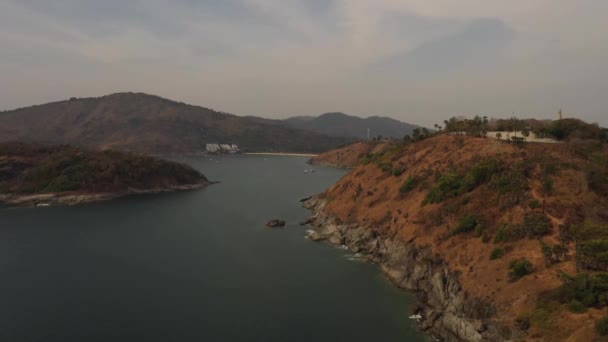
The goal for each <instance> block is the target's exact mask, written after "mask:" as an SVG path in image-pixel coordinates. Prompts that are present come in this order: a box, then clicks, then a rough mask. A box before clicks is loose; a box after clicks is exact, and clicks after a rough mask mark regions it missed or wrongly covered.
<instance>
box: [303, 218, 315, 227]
mask: <svg viewBox="0 0 608 342" xmlns="http://www.w3.org/2000/svg"><path fill="white" fill-rule="evenodd" d="M314 221H315V218H314V217H309V218H307V219H306V220H304V221H302V222H300V226H306V225H309V224H311V223H313V222H314Z"/></svg>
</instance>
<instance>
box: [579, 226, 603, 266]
mask: <svg viewBox="0 0 608 342" xmlns="http://www.w3.org/2000/svg"><path fill="white" fill-rule="evenodd" d="M571 234H572V238H573V239H574V243H575V252H576V264H577V268H578V269H583V270H601V271H605V270H606V269H608V226H606V225H602V224H594V223H590V222H587V223H584V224H582V225H579V226H575V227H574V228H573V229H572V232H571Z"/></svg>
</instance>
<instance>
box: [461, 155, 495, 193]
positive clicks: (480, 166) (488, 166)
mask: <svg viewBox="0 0 608 342" xmlns="http://www.w3.org/2000/svg"><path fill="white" fill-rule="evenodd" d="M499 170H500V165H499V162H498V161H497V160H496V159H494V158H488V159H483V160H480V161H479V162H477V163H476V164H475V165H473V166H472V167H471V169H470V170H469V172H467V174H466V175H465V176H464V184H463V191H472V190H473V189H475V188H476V187H478V186H480V185H481V184H483V183H485V182H489V181H490V179H491V178H492V176H493V175H494V174H495V173H496V172H498V171H499Z"/></svg>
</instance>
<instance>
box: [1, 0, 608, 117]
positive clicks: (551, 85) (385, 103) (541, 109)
mask: <svg viewBox="0 0 608 342" xmlns="http://www.w3.org/2000/svg"><path fill="white" fill-rule="evenodd" d="M607 14H608V1H606V0H508V1H507V0H506V1H497V0H458V1H455V0H198V1H196V0H104V1H98V0H0V110H8V109H14V108H19V107H23V106H28V105H34V104H41V103H46V102H51V101H57V100H62V99H67V98H70V97H96V96H103V95H107V94H111V93H116V92H124V91H133V92H145V93H150V94H155V95H159V96H162V97H166V98H170V99H173V100H178V101H183V102H186V103H190V104H195V105H201V106H204V107H209V108H213V109H215V110H220V111H224V112H229V113H234V114H237V115H257V116H263V117H269V118H285V117H289V116H295V115H319V114H322V113H325V112H345V113H349V114H353V115H358V116H371V115H380V116H390V117H393V118H396V119H399V120H403V121H407V122H411V123H416V124H421V125H427V126H432V125H433V124H434V123H440V122H442V121H443V120H444V119H446V118H448V117H450V116H460V115H465V116H467V115H469V116H470V115H476V114H479V115H487V116H490V117H510V116H518V117H522V118H524V117H536V118H554V117H555V113H556V112H557V111H558V110H559V109H560V108H563V112H564V113H565V115H566V116H574V117H579V118H582V119H584V120H586V121H590V122H598V123H600V124H601V125H603V126H608V63H607V62H608V20H606V15H607Z"/></svg>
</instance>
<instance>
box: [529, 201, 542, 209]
mask: <svg viewBox="0 0 608 342" xmlns="http://www.w3.org/2000/svg"><path fill="white" fill-rule="evenodd" d="M539 206H540V202H539V201H538V200H537V199H531V200H530V201H529V202H528V207H530V209H536V208H538V207H539Z"/></svg>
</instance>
